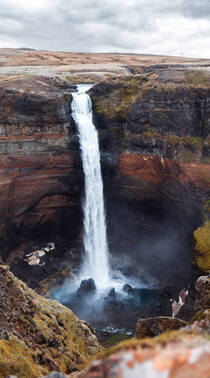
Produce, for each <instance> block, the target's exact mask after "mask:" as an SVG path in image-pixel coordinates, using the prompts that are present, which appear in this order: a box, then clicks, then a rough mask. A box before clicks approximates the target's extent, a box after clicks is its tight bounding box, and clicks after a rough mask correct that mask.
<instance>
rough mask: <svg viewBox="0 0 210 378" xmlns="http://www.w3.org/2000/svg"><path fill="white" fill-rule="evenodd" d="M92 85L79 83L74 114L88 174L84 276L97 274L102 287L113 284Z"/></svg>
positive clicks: (85, 197) (73, 104) (84, 204)
mask: <svg viewBox="0 0 210 378" xmlns="http://www.w3.org/2000/svg"><path fill="white" fill-rule="evenodd" d="M90 88H91V86H90V85H86V84H84V85H78V86H77V92H75V93H72V95H73V101H72V105H71V107H72V117H73V118H74V120H75V123H76V125H77V129H78V134H79V139H80V148H81V154H82V162H83V170H84V175H85V196H84V203H83V212H84V249H85V256H84V260H83V264H82V268H81V278H84V279H87V278H90V277H91V278H93V279H94V281H95V283H96V286H97V287H98V288H105V287H107V286H109V285H110V271H109V256H108V254H109V252H108V244H107V236H106V217H105V210H104V196H103V181H102V176H101V165H100V151H99V143H98V134H97V130H96V128H95V126H94V124H93V119H92V118H93V117H92V103H91V99H90V96H89V95H88V94H87V93H86V92H87V91H88V90H89V89H90Z"/></svg>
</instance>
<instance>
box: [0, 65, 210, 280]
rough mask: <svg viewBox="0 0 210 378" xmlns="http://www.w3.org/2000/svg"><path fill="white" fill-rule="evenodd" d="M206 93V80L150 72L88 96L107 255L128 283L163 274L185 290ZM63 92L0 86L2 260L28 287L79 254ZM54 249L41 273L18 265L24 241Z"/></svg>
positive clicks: (56, 85) (204, 163) (73, 163)
mask: <svg viewBox="0 0 210 378" xmlns="http://www.w3.org/2000/svg"><path fill="white" fill-rule="evenodd" d="M209 88H210V83H209V76H208V75H207V74H206V73H205V71H196V70H194V71H192V70H189V69H188V70H184V69H183V68H182V69H179V70H177V69H175V68H174V69H171V68H170V69H165V68H163V69H159V68H158V69H154V71H151V72H149V73H147V74H141V75H135V76H122V77H117V78H110V79H107V80H104V81H100V82H99V83H98V84H96V85H94V86H93V88H92V89H91V91H90V94H91V97H92V100H93V110H94V121H95V123H96V126H97V129H98V132H99V138H100V149H101V161H102V170H103V178H104V190H105V201H106V208H107V219H108V238H109V248H110V253H111V256H112V260H113V264H114V263H116V260H118V258H119V256H121V254H123V255H124V259H121V261H125V266H122V265H120V268H122V269H123V270H124V271H126V273H127V274H130V273H131V272H133V267H134V266H135V269H134V270H135V273H136V274H137V276H139V275H141V273H142V272H144V269H145V265H147V266H148V267H149V268H148V272H147V273H148V274H151V275H152V276H154V273H155V272H156V273H157V271H158V272H161V271H162V270H164V271H165V272H166V271H168V270H169V271H170V272H169V273H168V274H167V276H168V277H167V279H168V280H169V276H170V274H171V280H173V279H174V280H175V281H176V275H177V273H178V272H179V274H181V276H183V282H186V281H187V280H188V279H189V275H190V274H191V273H190V272H191V261H192V249H193V231H194V230H195V229H196V228H197V227H198V226H200V225H202V222H203V221H204V217H205V216H208V211H207V210H205V209H207V208H208V207H207V206H206V203H207V201H208V198H209V187H210V185H209V184H210V170H209V150H210V139H209V129H210V89H209ZM73 89H74V86H72V85H70V84H68V83H66V84H65V85H61V82H60V81H59V80H56V79H53V80H52V79H49V78H48V79H47V78H44V77H42V76H33V75H18V76H17V75H16V76H14V75H7V76H4V77H3V78H1V82H0V96H1V102H0V161H1V170H0V188H1V198H0V209H1V213H0V229H1V238H0V246H1V255H2V258H3V259H4V260H5V261H8V262H9V263H10V265H11V266H12V269H13V271H15V273H16V274H18V275H19V276H20V277H21V278H24V279H27V277H23V274H25V273H23V272H26V270H29V272H30V273H29V274H28V275H31V277H32V279H31V280H32V281H33V280H38V281H39V280H40V279H44V278H45V277H47V276H49V274H50V273H51V272H52V271H53V272H54V273H55V272H57V271H58V269H60V267H61V266H62V269H64V268H65V266H66V265H68V264H70V265H71V264H74V261H76V262H75V264H76V265H78V262H79V260H78V259H79V258H80V255H81V251H82V243H81V241H82V238H81V236H82V229H83V226H82V209H81V199H82V193H83V172H82V165H81V160H80V151H79V143H78V137H77V135H76V128H75V125H74V121H73V120H72V119H71V116H70V103H71V94H70V92H71V91H72V90H73ZM55 240H57V241H58V240H59V242H58V243H56V248H55V253H54V255H53V257H52V256H51V257H50V258H49V259H48V260H49V261H51V265H49V261H47V260H46V257H44V258H43V259H41V264H38V266H36V267H33V266H29V265H28V263H27V262H26V261H24V260H25V257H26V254H27V253H29V252H30V248H31V250H32V251H33V250H34V248H35V246H34V244H30V243H29V244H27V243H28V242H29V241H33V242H34V241H35V242H36V246H37V248H38V247H39V242H40V241H42V242H43V243H44V242H49V241H55ZM26 242H27V243H26ZM24 243H26V244H27V245H26V244H24ZM78 246H79V248H77V247H78ZM11 251H12V252H11ZM69 251H70V252H69ZM148 257H150V258H149V259H148ZM183 260H184V264H183V263H182V262H183ZM157 261H158V268H157ZM17 263H18V264H21V267H20V269H19V268H18V269H17ZM117 264H118V262H117ZM41 265H42V266H41ZM169 266H170V267H171V270H170V269H168V267H169ZM173 272H174V273H173ZM65 274H66V271H65ZM28 275H27V276H28ZM156 275H157V276H158V275H159V273H157V274H156ZM37 277H38V278H37ZM32 281H30V282H28V283H29V284H30V285H32V286H33V285H34V286H36V284H37V282H36V283H32ZM180 285H182V283H180Z"/></svg>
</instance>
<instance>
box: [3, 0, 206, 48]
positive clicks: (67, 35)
mask: <svg viewBox="0 0 210 378" xmlns="http://www.w3.org/2000/svg"><path fill="white" fill-rule="evenodd" d="M43 1H44V0H43ZM13 2H14V0H13ZM209 13H210V4H209V0H202V2H201V1H200V2H199V1H197V0H194V1H193V0H173V1H171V2H169V1H168V0H153V1H152V0H130V1H128V2H126V3H125V2H124V0H112V1H111V0H100V2H99V1H98V0H71V1H69V0H56V1H55V2H54V3H52V5H51V6H50V7H48V8H44V9H43V10H36V11H33V12H32V11H30V12H29V11H27V10H25V12H23V10H22V9H20V7H18V0H17V6H16V7H11V4H10V0H8V3H7V4H6V2H4V3H3V6H1V9H0V20H1V19H3V20H9V21H7V22H8V23H9V26H10V27H8V26H7V27H6V26H5V23H4V22H2V23H0V43H1V40H4V39H5V38H13V40H15V41H16V45H17V47H20V46H28V47H34V48H39V49H51V50H66V51H105V52H106V51H116V52H117V51H125V52H129V51H131V52H134V51H137V52H143V53H144V52H148V49H149V48H150V49H151V51H150V52H151V53H154V52H155V53H160V54H168V53H173V46H172V41H168V43H166V42H167V33H165V32H164V33H165V35H164V33H163V32H162V29H161V28H162V23H163V21H164V22H165V20H167V18H170V20H171V19H172V20H174V21H175V24H176V20H179V18H180V17H182V18H183V17H184V19H186V20H191V21H190V22H191V24H190V25H191V29H192V30H190V31H189V25H188V29H186V35H188V38H189V34H190V33H191V35H193V38H194V41H195V42H194V44H195V50H196V48H197V46H198V41H200V45H201V44H202V43H203V50H204V49H205V48H206V49H207V46H206V45H207V41H206V38H204V37H203V33H204V32H203V31H202V32H199V31H197V29H196V22H197V20H199V19H201V20H202V19H204V20H205V19H206V18H207V15H209ZM180 22H181V21H180ZM182 22H183V21H182ZM18 25H19V26H18ZM182 26H183V28H184V24H183V25H182ZM170 28H172V26H171V27H170V23H169V25H168V30H169V34H170V31H173V30H172V29H170ZM186 28H187V27H186ZM209 29H210V27H209ZM209 29H208V30H209ZM175 33H177V41H175V42H174V53H175V51H177V48H178V47H177V46H178V42H179V39H180V36H179V34H178V30H177V31H176V30H175ZM187 33H188V34H187ZM187 45H188V44H187V42H186V44H185V45H184V46H183V43H182V44H181V46H180V49H182V50H183V49H184V50H185V51H186V52H185V51H184V54H185V55H188V54H189V53H191V52H190V51H189V53H188V50H187V49H188V47H187ZM8 47H9V46H8ZM157 49H159V51H156V50H157Z"/></svg>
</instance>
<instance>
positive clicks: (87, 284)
mask: <svg viewBox="0 0 210 378" xmlns="http://www.w3.org/2000/svg"><path fill="white" fill-rule="evenodd" d="M95 290H96V285H95V282H94V280H93V279H92V278H89V279H88V280H83V281H82V282H81V284H80V287H79V289H78V290H77V294H78V295H79V296H83V295H87V294H90V293H94V292H95Z"/></svg>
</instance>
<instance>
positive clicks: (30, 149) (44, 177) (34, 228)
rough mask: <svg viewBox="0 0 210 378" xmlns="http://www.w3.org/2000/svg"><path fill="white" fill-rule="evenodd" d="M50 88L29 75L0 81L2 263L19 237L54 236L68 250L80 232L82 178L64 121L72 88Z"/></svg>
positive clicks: (67, 117) (70, 131) (50, 83)
mask: <svg viewBox="0 0 210 378" xmlns="http://www.w3.org/2000/svg"><path fill="white" fill-rule="evenodd" d="M55 84H56V81H50V80H46V79H45V78H43V77H39V76H37V77H33V76H30V75H28V76H27V75H26V76H6V77H4V79H2V80H1V81H0V99H1V101H0V165H1V169H0V191H1V198H0V229H1V236H0V247H1V253H2V257H3V258H4V259H5V260H6V259H7V257H8V254H9V251H10V250H11V249H14V247H16V246H18V245H19V243H20V242H21V241H23V240H25V239H32V240H36V239H39V240H42V239H43V240H45V241H53V240H55V238H56V235H57V236H59V235H60V236H61V237H63V238H64V239H65V238H66V239H67V240H68V241H69V247H71V245H72V244H71V243H73V242H74V240H76V239H78V237H79V235H80V232H81V228H82V215H81V205H80V201H81V192H82V187H83V177H82V172H81V163H80V154H79V152H78V151H76V150H75V148H74V147H73V145H74V138H76V136H75V130H74V129H73V128H72V126H71V123H70V102H71V95H70V91H71V89H72V88H71V87H70V88H68V91H67V92H66V93H65V91H64V90H62V89H59V87H57V86H56V85H55ZM31 247H32V246H31ZM32 251H33V249H32ZM28 252H31V251H30V250H29V251H28ZM18 255H19V258H20V257H21V258H24V252H23V251H18V252H17V253H16V258H17V260H18ZM10 264H12V261H10ZM25 264H26V263H25ZM27 265H28V264H26V266H27ZM25 268H26V267H25ZM29 268H30V267H29Z"/></svg>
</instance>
